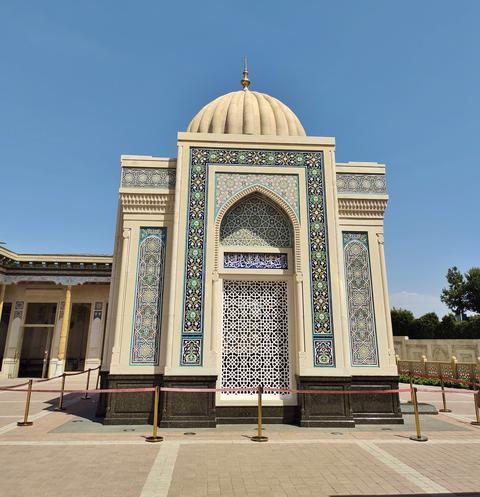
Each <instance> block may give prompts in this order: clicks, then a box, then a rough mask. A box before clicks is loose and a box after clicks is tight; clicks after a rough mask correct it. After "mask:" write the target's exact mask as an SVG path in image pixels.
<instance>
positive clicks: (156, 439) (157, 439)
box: [145, 386, 163, 442]
mask: <svg viewBox="0 0 480 497" xmlns="http://www.w3.org/2000/svg"><path fill="white" fill-rule="evenodd" d="M158 398H159V389H158V386H156V387H155V398H154V400H153V430H152V436H151V437H147V438H145V440H146V441H147V442H162V441H163V437H159V436H157V428H158Z"/></svg>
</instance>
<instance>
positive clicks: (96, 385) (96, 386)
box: [95, 366, 100, 390]
mask: <svg viewBox="0 0 480 497" xmlns="http://www.w3.org/2000/svg"><path fill="white" fill-rule="evenodd" d="M99 384H100V366H98V374H97V382H96V383H95V390H98V387H99Z"/></svg>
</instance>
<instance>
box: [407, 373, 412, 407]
mask: <svg viewBox="0 0 480 497" xmlns="http://www.w3.org/2000/svg"><path fill="white" fill-rule="evenodd" d="M408 378H409V380H410V395H411V396H412V400H408V401H407V404H411V403H412V402H413V376H412V372H411V371H410V369H409V370H408Z"/></svg>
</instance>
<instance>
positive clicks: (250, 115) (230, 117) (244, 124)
mask: <svg viewBox="0 0 480 497" xmlns="http://www.w3.org/2000/svg"><path fill="white" fill-rule="evenodd" d="M187 131H190V132H192V133H227V134H244V135H277V136H305V130H304V129H303V126H302V124H301V123H300V121H299V120H298V117H297V116H296V115H295V114H294V113H293V112H292V111H291V110H290V109H289V108H288V107H287V106H286V105H285V104H283V103H282V102H280V100H277V99H276V98H273V97H271V96H270V95H266V94H265V93H259V92H256V91H250V90H248V89H247V88H246V89H244V90H240V91H234V92H232V93H227V94H226V95H222V96H221V97H218V98H216V99H215V100H213V101H212V102H210V103H209V104H207V105H205V107H203V109H202V110H201V111H200V112H199V113H198V114H197V115H196V116H195V117H194V118H193V119H192V121H191V122H190V124H189V126H188V130H187Z"/></svg>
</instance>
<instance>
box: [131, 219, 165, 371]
mask: <svg viewBox="0 0 480 497" xmlns="http://www.w3.org/2000/svg"><path fill="white" fill-rule="evenodd" d="M166 247H167V228H140V239H139V245H138V268H137V282H136V290H135V310H134V319H133V331H132V343H131V350H130V363H131V364H132V365H158V359H159V354H160V334H161V326H162V303H163V283H164V275H165V252H166Z"/></svg>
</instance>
